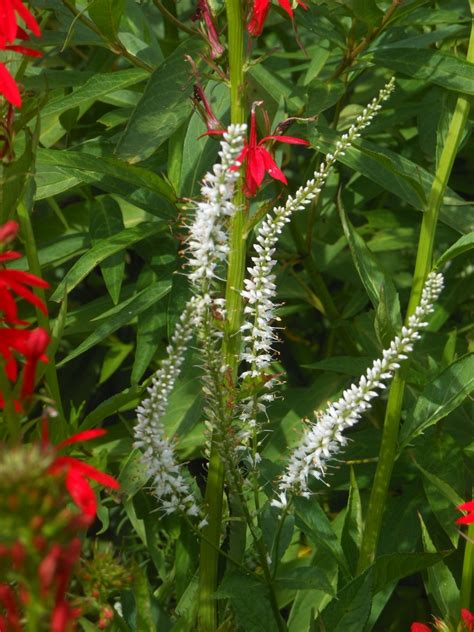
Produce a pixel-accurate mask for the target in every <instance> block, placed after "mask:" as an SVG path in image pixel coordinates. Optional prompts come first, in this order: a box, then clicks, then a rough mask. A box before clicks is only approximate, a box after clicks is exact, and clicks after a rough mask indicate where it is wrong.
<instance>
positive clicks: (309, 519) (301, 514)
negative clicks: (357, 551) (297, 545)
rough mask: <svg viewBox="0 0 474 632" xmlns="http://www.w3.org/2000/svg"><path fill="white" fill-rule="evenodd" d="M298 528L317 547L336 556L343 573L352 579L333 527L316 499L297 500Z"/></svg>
mask: <svg viewBox="0 0 474 632" xmlns="http://www.w3.org/2000/svg"><path fill="white" fill-rule="evenodd" d="M295 514H296V526H297V527H299V528H300V529H301V530H302V531H303V532H304V533H305V534H306V535H307V536H308V538H310V539H311V540H312V541H313V542H314V543H315V544H316V545H317V546H321V547H322V548H324V549H326V550H327V551H328V552H329V553H331V555H333V556H334V558H335V559H336V561H337V563H338V564H339V566H340V567H341V569H342V570H343V572H344V573H345V574H346V575H347V576H349V577H350V570H349V565H348V563H347V560H346V557H345V555H344V551H343V550H342V547H341V545H340V543H339V540H338V538H337V536H336V534H335V533H334V530H333V528H332V525H331V523H330V521H329V519H328V517H327V516H326V514H325V513H324V511H323V510H322V509H321V507H320V506H319V503H317V502H315V501H314V499H307V498H295Z"/></svg>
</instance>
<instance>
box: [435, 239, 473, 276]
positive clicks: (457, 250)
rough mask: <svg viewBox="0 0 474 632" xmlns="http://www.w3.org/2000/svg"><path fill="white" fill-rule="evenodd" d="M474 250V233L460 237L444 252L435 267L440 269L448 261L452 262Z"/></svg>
mask: <svg viewBox="0 0 474 632" xmlns="http://www.w3.org/2000/svg"><path fill="white" fill-rule="evenodd" d="M473 248H474V231H473V232H471V233H468V234H467V235H463V236H462V237H460V238H459V239H458V240H457V242H456V243H454V244H453V245H452V246H450V247H449V248H448V249H447V250H445V251H444V252H443V254H442V255H441V257H440V258H439V259H438V260H437V262H436V265H435V267H436V268H440V267H441V266H442V265H444V264H445V263H446V262H447V261H451V259H454V258H455V257H458V256H459V255H462V253H463V252H468V251H469V250H472V249H473Z"/></svg>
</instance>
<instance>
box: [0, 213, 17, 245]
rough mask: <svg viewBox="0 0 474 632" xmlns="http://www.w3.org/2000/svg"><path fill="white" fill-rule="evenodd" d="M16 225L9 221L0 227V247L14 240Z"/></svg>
mask: <svg viewBox="0 0 474 632" xmlns="http://www.w3.org/2000/svg"><path fill="white" fill-rule="evenodd" d="M18 229H19V226H18V223H17V222H14V221H13V220H12V219H9V220H8V222H5V224H3V226H0V246H6V245H7V244H9V243H10V242H11V241H14V240H15V239H16V236H17V234H18Z"/></svg>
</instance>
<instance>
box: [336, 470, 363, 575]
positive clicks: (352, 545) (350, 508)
mask: <svg viewBox="0 0 474 632" xmlns="http://www.w3.org/2000/svg"><path fill="white" fill-rule="evenodd" d="M361 540H362V507H361V502H360V493H359V488H358V486H357V479H356V477H355V474H354V469H353V468H352V467H351V479H350V487H349V498H348V500H347V508H346V513H345V516H344V525H343V527H342V533H341V546H342V549H343V551H344V554H345V556H346V558H347V560H348V562H349V566H350V569H351V572H352V574H353V575H355V572H356V568H357V561H358V559H359V550H360V543H361Z"/></svg>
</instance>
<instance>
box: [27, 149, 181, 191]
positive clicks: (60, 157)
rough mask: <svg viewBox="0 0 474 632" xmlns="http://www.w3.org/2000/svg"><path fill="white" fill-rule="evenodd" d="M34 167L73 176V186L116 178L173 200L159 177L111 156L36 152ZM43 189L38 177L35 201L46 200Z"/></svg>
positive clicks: (48, 151)
mask: <svg viewBox="0 0 474 632" xmlns="http://www.w3.org/2000/svg"><path fill="white" fill-rule="evenodd" d="M38 166H39V167H40V168H42V169H45V168H46V171H47V170H48V169H50V168H51V167H53V168H58V169H61V170H64V172H65V173H67V174H70V173H73V174H75V178H76V179H77V180H78V181H77V182H76V183H75V184H78V183H79V182H82V181H84V182H99V183H100V182H102V181H107V180H108V179H110V178H113V179H117V178H118V179H120V180H121V181H123V182H128V183H129V184H132V185H134V186H136V187H141V188H144V189H148V190H149V191H153V192H154V193H157V194H158V195H162V196H163V197H164V198H166V199H167V200H170V201H171V202H174V201H175V199H176V196H175V194H174V191H173V189H172V187H171V186H170V185H169V184H168V183H167V182H166V181H165V180H164V179H163V178H162V177H161V176H159V175H157V174H156V173H154V172H153V171H149V170H148V169H144V168H143V167H136V166H132V165H128V164H127V163H126V162H124V161H123V160H119V159H118V158H115V157H114V156H100V157H97V156H93V155H90V154H86V153H83V152H80V151H69V150H68V151H65V150H58V149H40V150H39V151H38ZM43 186H44V184H43V181H42V177H41V176H40V177H39V180H38V188H39V191H38V194H37V199H42V198H43V197H46V196H45V193H44V191H42V187H43ZM50 186H51V185H50ZM62 190H64V189H62Z"/></svg>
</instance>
